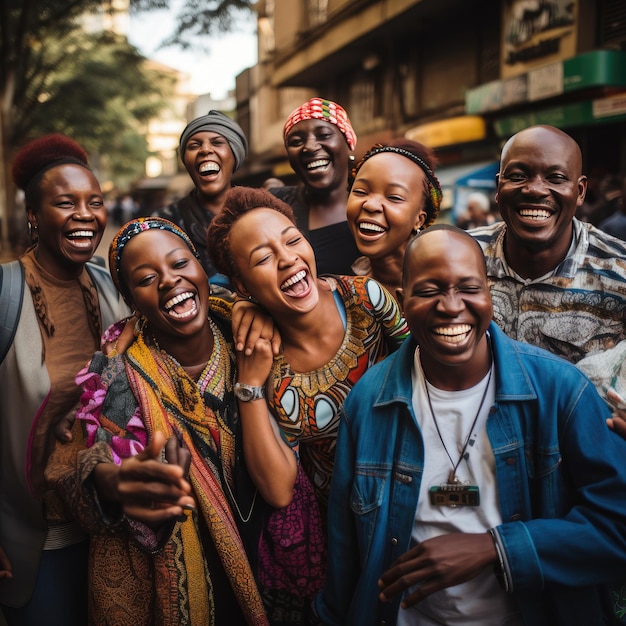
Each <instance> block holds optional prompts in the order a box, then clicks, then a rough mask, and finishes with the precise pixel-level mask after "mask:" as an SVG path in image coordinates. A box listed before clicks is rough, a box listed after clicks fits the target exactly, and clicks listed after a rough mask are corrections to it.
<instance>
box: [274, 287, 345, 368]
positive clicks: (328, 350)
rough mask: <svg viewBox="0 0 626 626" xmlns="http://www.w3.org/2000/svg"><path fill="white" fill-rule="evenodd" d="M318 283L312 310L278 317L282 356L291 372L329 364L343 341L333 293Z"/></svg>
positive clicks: (340, 321) (341, 326)
mask: <svg viewBox="0 0 626 626" xmlns="http://www.w3.org/2000/svg"><path fill="white" fill-rule="evenodd" d="M318 280H319V279H318ZM319 282H320V283H321V285H320V298H319V302H318V304H317V306H316V307H315V308H314V309H313V310H312V311H307V312H306V313H301V314H296V315H294V316H292V317H290V318H286V317H285V316H281V323H280V324H279V325H278V326H279V330H280V334H281V338H282V344H283V354H284V355H285V359H286V360H287V362H288V363H289V365H290V366H291V367H292V369H293V370H294V371H299V372H305V371H310V370H313V369H316V368H318V367H321V366H322V365H324V364H326V363H328V361H330V359H332V357H333V356H334V355H335V354H336V352H337V350H338V349H339V347H340V346H341V343H342V341H343V338H344V334H345V331H344V327H343V322H342V320H341V316H340V315H339V311H338V310H337V305H336V304H335V300H334V296H333V292H332V291H331V290H330V288H329V286H328V285H327V284H326V283H325V281H319Z"/></svg>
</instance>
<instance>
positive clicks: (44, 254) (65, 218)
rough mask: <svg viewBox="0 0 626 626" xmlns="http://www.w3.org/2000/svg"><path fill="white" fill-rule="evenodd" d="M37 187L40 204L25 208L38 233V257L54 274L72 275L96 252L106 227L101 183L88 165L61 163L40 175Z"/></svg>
mask: <svg viewBox="0 0 626 626" xmlns="http://www.w3.org/2000/svg"><path fill="white" fill-rule="evenodd" d="M39 190H40V193H39V198H40V204H39V207H38V208H37V210H35V209H34V208H30V209H29V210H28V220H29V222H30V223H31V224H32V225H33V227H36V228H37V233H38V236H39V242H38V244H37V258H38V259H39V262H40V263H41V264H42V265H43V266H44V267H45V268H46V270H47V271H48V272H50V274H52V275H53V276H55V277H57V278H60V279H70V278H74V277H76V276H77V275H78V274H79V273H80V272H81V271H82V269H83V266H84V264H85V263H86V262H87V261H89V259H91V257H92V256H93V255H94V254H95V252H96V248H97V247H98V244H99V243H100V240H101V239H102V234H103V233H104V229H105V228H106V223H107V212H106V208H105V206H104V199H103V197H102V191H101V190H100V185H99V184H98V181H97V180H96V177H95V176H94V175H93V173H92V172H91V171H90V170H88V169H87V168H85V167H81V166H80V165H74V164H64V165H59V166H57V167H53V168H52V169H50V170H48V171H47V172H46V173H45V174H44V175H43V177H42V179H41V182H40V186H39Z"/></svg>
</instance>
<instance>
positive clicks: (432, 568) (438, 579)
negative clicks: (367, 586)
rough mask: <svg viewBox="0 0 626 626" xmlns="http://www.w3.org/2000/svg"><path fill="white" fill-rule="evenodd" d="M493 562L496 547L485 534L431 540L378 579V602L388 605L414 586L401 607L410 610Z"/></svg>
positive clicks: (401, 559) (402, 558)
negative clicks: (379, 591)
mask: <svg viewBox="0 0 626 626" xmlns="http://www.w3.org/2000/svg"><path fill="white" fill-rule="evenodd" d="M496 559H497V554H496V548H495V545H494V543H493V539H492V538H491V536H490V535H489V534H488V533H478V534H470V533H452V534H449V535H442V536H440V537H433V538H432V539H428V540H426V541H423V542H422V543H420V544H418V545H416V546H415V547H414V548H411V549H410V550H409V551H408V552H406V553H405V554H403V555H402V556H401V557H400V558H399V559H398V560H396V561H395V563H393V565H392V566H391V567H390V568H389V569H388V570H387V571H386V572H385V573H384V574H383V575H382V576H381V577H380V580H379V581H378V586H379V588H380V590H381V593H380V599H381V601H383V602H387V601H389V600H391V599H392V598H393V597H394V596H396V595H398V594H399V593H404V592H405V591H407V590H408V589H410V588H411V587H414V586H416V585H417V589H415V590H414V591H413V592H412V593H410V594H408V595H407V596H406V597H405V598H404V599H403V601H402V604H401V606H402V608H408V607H411V606H413V605H415V604H417V603H418V602H421V601H422V600H423V599H424V598H426V597H428V596H429V595H431V594H432V593H435V592H436V591H441V590H442V589H447V588H448V587H453V586H454V585H460V584H461V583H464V582H467V581H468V580H471V579H472V578H475V577H476V576H478V574H480V572H481V571H482V570H483V569H484V568H485V567H486V566H487V565H489V564H490V563H494V562H495V561H496Z"/></svg>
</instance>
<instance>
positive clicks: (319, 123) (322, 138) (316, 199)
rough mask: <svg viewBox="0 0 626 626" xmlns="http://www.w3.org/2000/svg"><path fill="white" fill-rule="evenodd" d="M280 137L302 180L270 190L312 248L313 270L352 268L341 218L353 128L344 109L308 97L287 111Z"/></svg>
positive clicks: (354, 253)
mask: <svg viewBox="0 0 626 626" xmlns="http://www.w3.org/2000/svg"><path fill="white" fill-rule="evenodd" d="M283 139H284V142H285V148H286V150H287V157H288V159H289V164H290V165H291V167H292V168H293V171H294V172H295V173H296V175H297V176H298V178H299V179H300V181H301V182H300V184H299V185H297V186H293V187H280V188H276V189H270V191H271V192H272V193H273V194H274V195H275V196H276V197H277V198H280V199H281V200H283V201H284V202H286V203H287V204H289V205H290V206H291V208H292V209H293V212H294V214H295V216H296V222H297V225H298V228H299V229H300V231H302V233H303V234H304V236H305V237H306V238H307V239H308V240H309V242H310V243H311V246H312V247H313V250H314V251H315V257H316V259H317V270H318V273H319V274H353V271H352V270H351V265H352V263H353V262H354V261H355V259H356V258H357V257H358V256H359V251H358V249H357V247H356V244H355V243H354V239H353V238H352V234H351V233H350V229H349V228H348V223H347V222H346V202H347V200H348V172H349V170H350V153H351V152H352V151H353V150H354V148H355V147H356V134H355V133H354V130H353V128H352V125H351V124H350V120H349V119H348V114H347V113H346V111H345V110H344V109H343V108H342V107H341V106H340V105H338V104H337V103H335V102H332V101H331V100H325V99H323V98H311V99H310V100H308V101H307V102H305V103H304V104H303V105H302V106H300V107H298V108H297V109H295V111H293V112H292V113H291V115H289V117H288V118H287V121H286V122H285V127H284V129H283Z"/></svg>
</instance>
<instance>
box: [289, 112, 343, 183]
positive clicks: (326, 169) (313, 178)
mask: <svg viewBox="0 0 626 626" xmlns="http://www.w3.org/2000/svg"><path fill="white" fill-rule="evenodd" d="M285 146H286V148H287V157H288V159H289V164H290V165H291V167H292V168H293V171H294V172H295V173H296V174H297V175H298V178H299V179H300V180H302V181H303V182H304V183H305V184H306V185H307V186H308V187H310V188H312V189H314V190H316V191H323V192H326V191H332V190H334V189H337V188H338V187H340V186H343V187H344V188H345V187H346V185H347V181H348V163H349V156H350V148H349V146H348V143H347V142H346V138H345V137H344V136H343V135H342V134H341V131H340V130H339V129H338V128H337V126H335V125H334V124H331V123H330V122H325V121H324V120H317V119H311V120H303V121H302V122H298V123H297V124H295V125H294V126H293V128H292V129H291V130H290V131H289V134H288V135H287V137H286V138H285Z"/></svg>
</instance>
